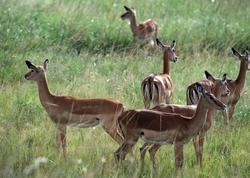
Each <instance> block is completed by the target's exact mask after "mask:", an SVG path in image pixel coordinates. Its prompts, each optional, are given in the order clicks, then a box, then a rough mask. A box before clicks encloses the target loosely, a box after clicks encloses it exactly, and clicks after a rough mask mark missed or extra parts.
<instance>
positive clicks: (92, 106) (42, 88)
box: [25, 59, 123, 156]
mask: <svg viewBox="0 0 250 178" xmlns="http://www.w3.org/2000/svg"><path fill="white" fill-rule="evenodd" d="M48 62H49V61H48V59H46V60H45V61H44V63H43V64H42V65H41V66H35V65H33V64H32V63H31V62H30V61H26V65H27V66H28V68H29V69H30V71H29V72H28V73H27V74H26V75H25V78H26V79H27V80H34V81H36V83H37V86H38V93H39V98H40V102H41V104H42V106H43V107H44V109H45V110H46V111H47V113H48V115H49V116H50V118H51V119H52V121H53V122H54V123H55V124H56V127H57V130H56V143H57V146H58V148H61V147H62V149H63V155H64V156H66V127H67V126H77V127H92V126H96V125H98V124H101V125H102V127H103V129H104V130H105V131H106V132H107V133H108V134H109V135H111V137H112V138H113V139H114V140H115V141H116V142H118V143H121V142H122V140H123V138H122V135H121V134H119V131H118V125H117V124H116V123H117V118H118V116H119V115H120V114H121V113H122V112H123V105H122V104H121V103H120V102H117V101H112V100H109V99H79V98H75V97H72V96H56V95H53V94H52V93H51V92H50V91H49V88H48V84H47V79H46V70H47V64H48Z"/></svg>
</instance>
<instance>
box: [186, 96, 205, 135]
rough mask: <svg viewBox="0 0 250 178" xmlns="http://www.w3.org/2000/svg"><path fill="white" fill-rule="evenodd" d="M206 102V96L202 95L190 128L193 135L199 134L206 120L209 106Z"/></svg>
mask: <svg viewBox="0 0 250 178" xmlns="http://www.w3.org/2000/svg"><path fill="white" fill-rule="evenodd" d="M205 102H206V101H205V98H204V96H201V98H200V100H199V102H198V104H197V109H196V112H195V114H194V116H193V118H192V120H191V123H190V130H191V134H192V135H195V134H198V132H199V131H200V130H201V129H202V127H203V126H204V124H205V122H206V118H207V112H208V108H207V107H206V106H204V103H205Z"/></svg>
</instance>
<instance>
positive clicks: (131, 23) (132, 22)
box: [130, 15, 137, 35]
mask: <svg viewBox="0 0 250 178" xmlns="http://www.w3.org/2000/svg"><path fill="white" fill-rule="evenodd" d="M130 27H131V30H132V32H133V34H134V35H135V34H136V30H137V25H136V19H135V16H134V15H133V16H132V17H131V18H130Z"/></svg>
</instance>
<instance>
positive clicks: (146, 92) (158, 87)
mask: <svg viewBox="0 0 250 178" xmlns="http://www.w3.org/2000/svg"><path fill="white" fill-rule="evenodd" d="M156 42H157V45H158V46H159V47H160V48H161V49H162V51H163V73H162V74H160V75H154V74H151V75H149V76H148V77H146V78H145V79H144V80H143V81H142V84H141V90H142V95H143V101H144V106H145V108H147V109H150V108H152V107H154V106H157V105H159V104H161V103H170V97H171V96H172V92H173V83H172V80H171V78H170V75H169V74H170V64H169V61H173V62H176V61H177V56H176V54H175V52H174V51H175V47H176V42H175V41H173V43H172V45H171V46H167V45H163V44H162V43H161V42H160V41H159V39H158V38H157V39H156Z"/></svg>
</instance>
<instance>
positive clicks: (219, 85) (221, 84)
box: [205, 71, 230, 97]
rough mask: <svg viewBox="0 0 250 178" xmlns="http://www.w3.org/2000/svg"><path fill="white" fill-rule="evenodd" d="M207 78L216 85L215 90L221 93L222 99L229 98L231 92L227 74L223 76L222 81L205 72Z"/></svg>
mask: <svg viewBox="0 0 250 178" xmlns="http://www.w3.org/2000/svg"><path fill="white" fill-rule="evenodd" d="M205 75H206V78H207V79H208V80H210V81H212V82H213V83H214V87H215V90H217V91H220V93H221V97H225V96H228V95H229V94H230V90H229V89H228V87H227V74H223V76H222V79H216V78H214V77H213V76H212V75H211V74H210V73H209V72H208V71H205Z"/></svg>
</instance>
